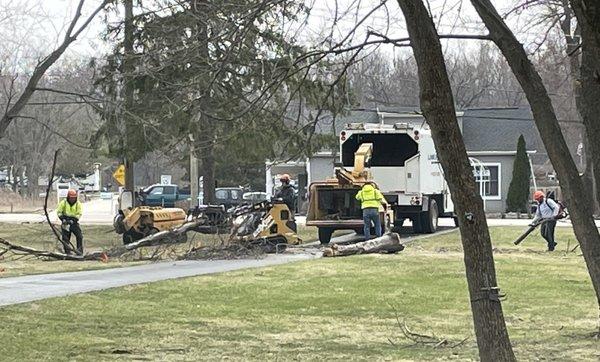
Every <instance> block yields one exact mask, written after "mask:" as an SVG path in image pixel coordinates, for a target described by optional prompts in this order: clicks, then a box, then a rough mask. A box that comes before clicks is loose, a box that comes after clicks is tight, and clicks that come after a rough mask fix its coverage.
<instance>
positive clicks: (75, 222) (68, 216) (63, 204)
mask: <svg viewBox="0 0 600 362" xmlns="http://www.w3.org/2000/svg"><path fill="white" fill-rule="evenodd" d="M56 214H57V215H58V218H59V219H60V221H61V222H62V226H61V232H62V240H63V241H64V242H65V245H69V243H70V242H71V234H75V239H76V240H77V253H78V254H83V233H82V232H81V228H80V227H79V219H80V218H81V215H82V210H81V202H79V199H78V197H77V191H75V190H73V189H70V190H69V191H68V192H67V198H66V199H64V200H61V201H60V202H59V203H58V206H57V207H56ZM70 251H71V250H69V249H68V248H67V246H65V253H67V254H69V253H70Z"/></svg>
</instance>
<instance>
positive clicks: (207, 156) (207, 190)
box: [202, 144, 216, 205]
mask: <svg viewBox="0 0 600 362" xmlns="http://www.w3.org/2000/svg"><path fill="white" fill-rule="evenodd" d="M202 175H203V182H202V190H203V193H204V203H205V204H206V205H211V204H214V203H215V201H216V197H215V155H214V147H213V145H212V144H210V145H208V146H206V147H205V148H204V149H203V151H202Z"/></svg>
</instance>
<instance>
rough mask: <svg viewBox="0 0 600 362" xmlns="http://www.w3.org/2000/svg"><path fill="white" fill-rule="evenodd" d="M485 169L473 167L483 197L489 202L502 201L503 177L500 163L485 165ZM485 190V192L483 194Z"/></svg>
mask: <svg viewBox="0 0 600 362" xmlns="http://www.w3.org/2000/svg"><path fill="white" fill-rule="evenodd" d="M482 165H483V167H484V169H483V170H481V169H480V168H479V167H473V174H474V175H475V181H476V182H477V187H479V190H480V193H481V194H482V195H481V196H482V197H485V199H487V200H500V199H501V196H502V195H501V184H502V183H501V177H500V170H501V167H500V164H499V163H483V164H482ZM481 190H483V192H481Z"/></svg>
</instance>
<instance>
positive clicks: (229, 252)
mask: <svg viewBox="0 0 600 362" xmlns="http://www.w3.org/2000/svg"><path fill="white" fill-rule="evenodd" d="M264 256H265V251H264V250H263V248H261V247H260V246H255V245H242V244H237V243H232V244H229V245H222V246H203V247H198V248H193V249H191V250H190V251H189V252H187V253H186V254H185V255H183V256H182V257H181V258H180V259H182V260H216V259H219V260H223V259H229V260H231V259H247V258H255V259H258V258H263V257H264Z"/></svg>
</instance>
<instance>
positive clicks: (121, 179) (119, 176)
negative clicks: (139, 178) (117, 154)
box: [113, 165, 125, 186]
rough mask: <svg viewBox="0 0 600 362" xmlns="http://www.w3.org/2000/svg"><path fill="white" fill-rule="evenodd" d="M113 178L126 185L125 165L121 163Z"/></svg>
mask: <svg viewBox="0 0 600 362" xmlns="http://www.w3.org/2000/svg"><path fill="white" fill-rule="evenodd" d="M113 178H114V179H115V180H117V182H118V183H119V184H120V185H121V186H125V165H119V167H117V170H116V171H115V173H113Z"/></svg>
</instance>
